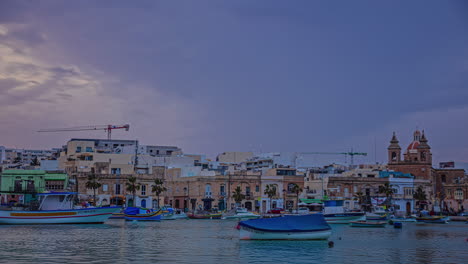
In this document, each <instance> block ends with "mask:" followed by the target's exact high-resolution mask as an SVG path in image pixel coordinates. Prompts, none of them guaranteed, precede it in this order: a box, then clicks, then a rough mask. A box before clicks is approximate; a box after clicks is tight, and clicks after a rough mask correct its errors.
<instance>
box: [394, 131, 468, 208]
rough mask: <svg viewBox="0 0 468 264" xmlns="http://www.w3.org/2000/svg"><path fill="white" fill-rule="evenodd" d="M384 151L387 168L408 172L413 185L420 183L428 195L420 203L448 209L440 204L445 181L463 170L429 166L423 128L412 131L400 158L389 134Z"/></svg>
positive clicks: (453, 179)
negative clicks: (408, 142) (425, 200)
mask: <svg viewBox="0 0 468 264" xmlns="http://www.w3.org/2000/svg"><path fill="white" fill-rule="evenodd" d="M387 150H388V169H389V170H394V171H400V172H403V173H411V175H413V176H414V188H415V189H416V188H418V187H419V186H421V187H422V188H423V190H424V191H425V192H426V194H427V196H428V201H427V202H423V206H424V207H425V208H426V209H429V210H435V211H437V212H438V211H441V210H443V209H444V208H449V207H448V205H447V204H444V197H445V195H446V194H445V190H444V189H445V188H444V185H445V184H446V183H449V184H450V183H453V182H454V181H455V180H456V179H461V178H463V177H464V176H465V171H464V170H463V169H452V168H439V169H436V168H433V167H432V153H431V147H430V146H429V144H428V140H427V138H426V135H425V133H424V131H422V132H421V131H419V130H416V131H415V132H414V133H413V141H412V142H411V143H410V144H409V145H408V147H407V149H406V151H405V152H404V154H403V159H401V147H400V145H399V141H398V139H397V137H396V134H395V133H393V136H392V139H391V140H390V145H389V147H388V148H387Z"/></svg>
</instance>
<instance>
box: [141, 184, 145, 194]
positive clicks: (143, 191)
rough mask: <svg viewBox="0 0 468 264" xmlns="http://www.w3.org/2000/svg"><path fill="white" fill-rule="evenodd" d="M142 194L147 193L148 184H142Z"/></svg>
mask: <svg viewBox="0 0 468 264" xmlns="http://www.w3.org/2000/svg"><path fill="white" fill-rule="evenodd" d="M141 195H146V185H145V184H143V185H141Z"/></svg>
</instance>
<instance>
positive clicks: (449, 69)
mask: <svg viewBox="0 0 468 264" xmlns="http://www.w3.org/2000/svg"><path fill="white" fill-rule="evenodd" d="M467 32H468V4H467V3H466V1H429V0H420V1H372V0H369V1H307V0H303V1H301V0H297V1H274V0H258V1H251V0H238V1H217V0H213V1H207V0H206V1H205V0H201V1H153V0H151V1H143V0H142V1H87V0H83V1H52V0H50V1H32V0H30V1H21V0H20V1H10V0H3V1H0V120H1V124H0V145H3V146H7V147H16V148H52V147H60V146H62V145H64V144H66V142H67V140H68V139H70V138H72V137H79V138H105V137H106V133H105V132H104V131H87V132H60V133H38V132H36V131H37V130H39V129H45V128H60V127H73V126H85V125H105V124H127V123H128V124H130V130H129V131H128V132H125V131H114V132H113V138H119V139H138V140H139V141H140V142H141V144H148V145H176V146H179V147H181V148H182V149H183V150H184V152H186V153H205V154H207V155H208V156H214V155H216V154H217V153H221V152H224V151H254V152H296V151H298V152H314V151H318V152H323V151H326V152H343V151H350V150H351V149H353V150H354V151H359V152H367V153H369V155H368V156H367V157H366V158H360V159H358V161H361V162H375V161H379V162H386V158H387V157H386V155H387V154H386V147H387V146H388V144H389V143H388V142H389V140H390V138H391V136H392V133H393V131H395V132H396V133H397V136H398V138H399V140H400V144H401V146H402V148H406V147H407V145H408V144H409V143H410V142H411V139H412V132H413V131H414V130H415V129H416V128H418V129H420V130H422V129H424V130H425V133H426V136H427V138H428V140H429V144H430V145H431V147H432V151H433V155H434V159H435V160H436V161H446V160H455V161H463V162H468V140H467V137H468V131H467V130H468V121H467V120H468V119H467V117H468V34H467Z"/></svg>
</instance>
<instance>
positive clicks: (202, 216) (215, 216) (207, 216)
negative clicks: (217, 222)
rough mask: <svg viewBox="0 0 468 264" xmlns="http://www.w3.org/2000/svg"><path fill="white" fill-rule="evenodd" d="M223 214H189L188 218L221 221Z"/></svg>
mask: <svg viewBox="0 0 468 264" xmlns="http://www.w3.org/2000/svg"><path fill="white" fill-rule="evenodd" d="M222 216H223V214H221V213H219V214H218V213H216V214H189V215H188V218H190V219H221V217H222Z"/></svg>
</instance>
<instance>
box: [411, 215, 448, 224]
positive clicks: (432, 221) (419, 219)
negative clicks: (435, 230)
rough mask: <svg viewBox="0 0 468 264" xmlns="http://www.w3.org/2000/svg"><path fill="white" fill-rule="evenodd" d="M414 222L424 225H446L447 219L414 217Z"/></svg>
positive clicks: (441, 217) (440, 217) (443, 217)
mask: <svg viewBox="0 0 468 264" xmlns="http://www.w3.org/2000/svg"><path fill="white" fill-rule="evenodd" d="M416 221H417V222H418V223H425V224H447V223H448V218H447V217H445V216H423V217H416Z"/></svg>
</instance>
